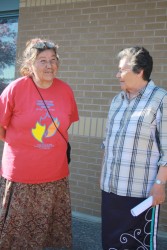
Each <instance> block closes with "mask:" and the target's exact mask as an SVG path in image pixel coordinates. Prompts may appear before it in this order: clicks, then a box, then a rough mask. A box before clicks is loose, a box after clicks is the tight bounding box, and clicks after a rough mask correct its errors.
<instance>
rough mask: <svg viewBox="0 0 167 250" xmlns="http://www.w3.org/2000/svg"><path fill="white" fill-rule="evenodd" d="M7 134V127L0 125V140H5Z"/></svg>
mask: <svg viewBox="0 0 167 250" xmlns="http://www.w3.org/2000/svg"><path fill="white" fill-rule="evenodd" d="M5 136H6V129H5V128H4V127H2V126H0V140H2V141H4V140H5Z"/></svg>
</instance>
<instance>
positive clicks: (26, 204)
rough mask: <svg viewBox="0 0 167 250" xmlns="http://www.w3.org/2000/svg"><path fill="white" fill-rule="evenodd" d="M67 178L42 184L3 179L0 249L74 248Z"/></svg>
mask: <svg viewBox="0 0 167 250" xmlns="http://www.w3.org/2000/svg"><path fill="white" fill-rule="evenodd" d="M71 221H72V220H71V202H70V193H69V182H68V179H67V178H64V179H62V180H58V181H55V182H49V183H41V184H23V183H16V182H11V181H8V180H6V179H4V178H3V177H1V179H0V249H3V250H9V249H10V250H41V249H44V248H46V247H48V248H52V249H59V248H63V249H64V248H65V249H71V247H72V225H71Z"/></svg>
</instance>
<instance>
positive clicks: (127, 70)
mask: <svg viewBox="0 0 167 250" xmlns="http://www.w3.org/2000/svg"><path fill="white" fill-rule="evenodd" d="M129 71H131V69H128V68H125V69H119V70H118V72H117V74H120V75H121V74H122V73H123V72H129Z"/></svg>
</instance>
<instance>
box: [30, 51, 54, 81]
mask: <svg viewBox="0 0 167 250" xmlns="http://www.w3.org/2000/svg"><path fill="white" fill-rule="evenodd" d="M57 70H58V60H57V57H56V55H55V52H54V51H53V50H52V49H46V50H44V51H42V52H41V53H40V54H39V55H38V56H37V58H36V59H35V61H34V63H33V65H32V72H33V75H34V78H35V80H36V81H37V82H38V83H39V84H45V85H47V84H48V85H50V84H51V83H52V81H53V78H54V77H55V76H56V73H57Z"/></svg>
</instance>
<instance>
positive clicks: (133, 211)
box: [130, 196, 153, 216]
mask: <svg viewBox="0 0 167 250" xmlns="http://www.w3.org/2000/svg"><path fill="white" fill-rule="evenodd" d="M152 204H153V197H152V196H150V197H148V198H147V199H146V200H144V201H142V202H141V203H139V204H138V205H137V206H135V207H134V208H132V209H131V210H130V211H131V214H132V215H133V216H138V215H139V214H141V213H143V212H144V211H145V210H146V209H147V208H149V207H151V206H152Z"/></svg>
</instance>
